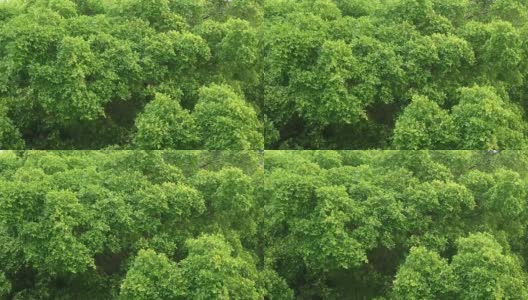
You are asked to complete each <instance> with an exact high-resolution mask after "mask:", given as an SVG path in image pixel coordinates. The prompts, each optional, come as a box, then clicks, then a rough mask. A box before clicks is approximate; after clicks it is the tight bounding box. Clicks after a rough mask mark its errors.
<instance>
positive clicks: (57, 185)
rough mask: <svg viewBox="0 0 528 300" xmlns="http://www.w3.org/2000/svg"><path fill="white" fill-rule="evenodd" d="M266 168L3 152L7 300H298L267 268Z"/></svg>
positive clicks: (237, 157) (245, 162) (252, 157)
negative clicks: (276, 296)
mask: <svg viewBox="0 0 528 300" xmlns="http://www.w3.org/2000/svg"><path fill="white" fill-rule="evenodd" d="M261 168H262V156H261V155H260V154H258V153H257V152H253V151H252V152H249V151H248V152H244V151H236V152H219V151H214V152H201V151H163V152H161V151H139V150H137V151H109V150H107V151H52V152H45V151H18V152H12V151H2V152H0V298H2V299H3V297H4V296H5V298H6V299H43V298H44V299H225V298H226V297H227V298H233V299H262V297H263V295H264V294H272V293H277V292H278V291H280V290H281V289H282V291H284V292H287V293H290V294H291V291H290V290H289V288H288V287H287V286H285V285H284V284H283V286H282V287H281V286H280V282H281V278H280V277H278V275H276V274H275V275H274V276H275V277H274V278H271V279H270V280H272V282H274V283H275V285H270V284H268V283H267V282H269V281H266V280H264V279H263V277H264V276H265V275H264V274H268V273H270V271H269V270H267V271H266V273H264V270H263V269H262V268H261V267H260V266H262V260H263V257H262V256H260V255H259V253H260V251H261V250H260V249H259V246H258V245H260V244H261V243H262V242H261V241H260V238H259V235H258V233H257V226H256V224H259V223H261V222H262V217H263V214H262V213H261V210H259V206H258V205H257V202H258V201H259V199H260V197H261V195H260V190H261V189H260V188H258V186H257V184H259V183H261V182H262V178H261V176H262V171H261ZM272 274H273V273H272ZM268 288H269V290H267V289H268Z"/></svg>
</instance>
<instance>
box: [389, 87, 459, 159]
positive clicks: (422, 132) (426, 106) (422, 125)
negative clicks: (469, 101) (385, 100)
mask: <svg viewBox="0 0 528 300" xmlns="http://www.w3.org/2000/svg"><path fill="white" fill-rule="evenodd" d="M455 142H456V136H455V126H454V123H453V120H452V118H451V117H450V116H449V114H448V113H447V112H446V111H445V110H443V109H442V108H440V107H439V106H438V104H436V103H435V102H433V101H431V100H429V99H428V98H427V97H424V96H414V97H413V100H412V103H411V104H409V106H407V107H406V108H405V110H404V112H403V114H402V115H400V117H399V118H398V121H397V122H396V127H395V129H394V142H393V144H394V146H395V147H396V148H403V149H414V150H416V149H435V148H438V149H449V148H455V147H454V144H455Z"/></svg>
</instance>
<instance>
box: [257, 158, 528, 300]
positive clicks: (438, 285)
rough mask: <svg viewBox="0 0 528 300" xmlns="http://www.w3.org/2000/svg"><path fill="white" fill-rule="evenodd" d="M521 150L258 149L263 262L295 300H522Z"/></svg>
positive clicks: (526, 218) (526, 165)
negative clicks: (262, 181)
mask: <svg viewBox="0 0 528 300" xmlns="http://www.w3.org/2000/svg"><path fill="white" fill-rule="evenodd" d="M527 154H528V153H526V152H522V151H517V152H516V151H511V152H498V153H497V152H495V151H490V152H488V151H431V152H427V151H266V154H265V172H266V174H265V194H266V195H267V196H266V205H265V208H264V211H265V214H266V219H265V220H266V222H265V227H264V233H263V235H264V236H265V237H266V239H265V240H266V247H265V255H264V257H265V261H266V265H267V266H268V268H269V269H273V270H275V271H276V272H277V274H279V275H280V277H281V278H283V279H284V280H286V282H287V284H288V286H289V287H290V288H291V289H292V290H293V291H294V294H295V297H296V299H358V300H359V299H377V300H382V299H385V300H409V299H415V300H419V299H420V300H421V299H446V300H447V299H458V300H476V299H518V300H521V299H527V298H528V288H527V287H528V281H527V280H528V267H527V265H526V253H528V252H527V251H528V248H527V245H528V243H527V242H528V241H527V237H528V231H527V229H528V227H527V226H528V206H527V202H526V197H527V187H528V180H527V178H528V177H527V175H528V173H527V170H528V156H527Z"/></svg>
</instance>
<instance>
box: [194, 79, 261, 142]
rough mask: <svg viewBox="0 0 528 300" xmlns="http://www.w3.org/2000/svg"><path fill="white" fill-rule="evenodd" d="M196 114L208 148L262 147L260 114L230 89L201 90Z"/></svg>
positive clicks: (224, 87) (204, 88)
mask: <svg viewBox="0 0 528 300" xmlns="http://www.w3.org/2000/svg"><path fill="white" fill-rule="evenodd" d="M194 114H195V118H196V122H197V124H198V126H199V128H200V132H201V136H202V140H203V141H205V144H204V148H205V149H216V150H222V149H230V148H231V149H261V148H263V137H262V130H261V126H260V122H259V120H258V118H257V115H256V114H255V112H254V110H253V109H252V108H251V107H250V106H248V105H247V104H246V103H245V102H244V101H243V100H242V99H241V98H240V96H238V95H237V94H236V93H235V92H234V91H233V90H232V89H230V88H229V87H228V86H224V85H212V86H209V87H203V88H201V89H200V98H199V100H198V103H197V104H196V107H195V111H194Z"/></svg>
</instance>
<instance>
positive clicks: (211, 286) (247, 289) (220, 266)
mask: <svg viewBox="0 0 528 300" xmlns="http://www.w3.org/2000/svg"><path fill="white" fill-rule="evenodd" d="M186 247H187V249H188V255H187V257H186V258H185V259H183V260H182V261H181V262H180V263H179V266H180V268H181V274H182V276H183V278H184V280H185V283H184V291H185V296H186V298H188V299H248V300H249V299H255V300H256V299H261V298H262V296H261V291H260V290H259V289H258V287H257V286H256V280H257V270H256V268H255V263H254V262H253V261H251V259H245V258H244V257H243V255H244V254H243V253H239V254H238V255H233V249H232V247H231V246H230V245H229V244H228V243H227V242H226V241H225V240H224V239H223V238H222V236H219V235H204V236H201V237H199V238H197V239H192V240H188V241H187V242H186Z"/></svg>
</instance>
